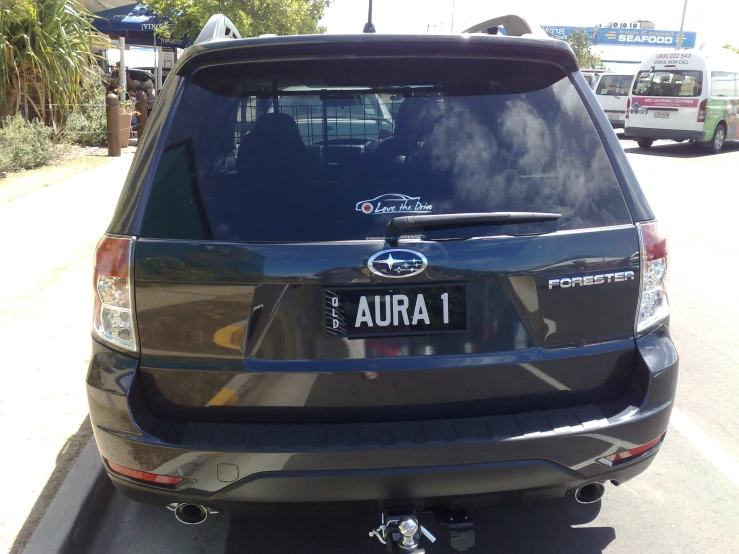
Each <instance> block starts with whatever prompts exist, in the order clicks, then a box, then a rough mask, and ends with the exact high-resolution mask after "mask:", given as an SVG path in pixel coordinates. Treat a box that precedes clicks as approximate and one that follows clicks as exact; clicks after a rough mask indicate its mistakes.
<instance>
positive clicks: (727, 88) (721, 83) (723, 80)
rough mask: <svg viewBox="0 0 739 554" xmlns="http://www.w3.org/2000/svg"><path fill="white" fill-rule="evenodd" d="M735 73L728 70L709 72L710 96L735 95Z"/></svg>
mask: <svg viewBox="0 0 739 554" xmlns="http://www.w3.org/2000/svg"><path fill="white" fill-rule="evenodd" d="M736 87H737V74H736V73H729V72H728V71H713V72H711V96H729V97H730V96H737V90H736Z"/></svg>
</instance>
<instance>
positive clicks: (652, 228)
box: [635, 221, 670, 335]
mask: <svg viewBox="0 0 739 554" xmlns="http://www.w3.org/2000/svg"><path fill="white" fill-rule="evenodd" d="M637 229H638V230H639V245H640V248H641V256H640V257H641V290H640V293H639V312H638V313H637V316H636V325H635V327H636V329H635V330H636V334H637V335H640V334H643V333H644V332H645V331H647V330H648V329H650V328H652V327H654V326H655V325H657V324H658V323H660V322H662V321H663V320H665V319H666V318H667V317H668V316H669V315H670V303H669V298H668V294H667V277H668V269H669V252H668V248H667V237H666V236H665V234H664V233H663V232H662V230H661V229H660V227H659V224H658V223H657V222H656V221H651V222H648V223H638V224H637Z"/></svg>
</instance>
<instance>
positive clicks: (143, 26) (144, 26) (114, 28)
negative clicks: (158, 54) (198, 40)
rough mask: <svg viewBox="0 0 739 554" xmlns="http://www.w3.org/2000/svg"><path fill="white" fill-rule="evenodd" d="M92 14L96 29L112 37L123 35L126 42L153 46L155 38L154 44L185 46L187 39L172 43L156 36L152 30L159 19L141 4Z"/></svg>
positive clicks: (159, 21) (127, 5)
mask: <svg viewBox="0 0 739 554" xmlns="http://www.w3.org/2000/svg"><path fill="white" fill-rule="evenodd" d="M94 15H95V16H96V17H95V19H94V20H93V23H92V24H93V26H94V27H95V28H96V29H97V30H98V31H100V32H101V33H104V34H106V35H109V36H113V37H121V36H122V37H125V38H126V42H127V43H128V44H141V45H145V46H153V45H154V44H155V42H154V41H155V40H156V46H176V47H178V48H185V47H186V46H187V41H180V42H175V43H172V42H167V41H163V40H161V39H160V38H158V37H156V36H155V34H154V30H155V29H156V26H157V25H159V23H161V20H160V19H158V18H157V17H156V16H155V15H154V14H153V13H151V12H150V11H149V10H148V9H147V8H146V7H145V6H142V5H141V4H126V5H124V6H119V7H117V8H112V9H108V10H102V11H98V12H96V13H95V14H94Z"/></svg>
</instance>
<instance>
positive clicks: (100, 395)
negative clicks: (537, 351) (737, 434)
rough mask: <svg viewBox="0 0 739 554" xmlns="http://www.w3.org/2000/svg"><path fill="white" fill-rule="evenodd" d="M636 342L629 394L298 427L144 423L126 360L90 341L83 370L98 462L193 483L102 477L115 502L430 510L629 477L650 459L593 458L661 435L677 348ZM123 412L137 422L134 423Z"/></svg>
mask: <svg viewBox="0 0 739 554" xmlns="http://www.w3.org/2000/svg"><path fill="white" fill-rule="evenodd" d="M637 345H638V347H639V354H640V355H639V356H637V358H638V363H637V365H638V366H639V367H638V368H636V371H635V374H634V379H633V384H632V385H633V386H632V387H631V389H630V390H629V392H628V393H627V394H626V396H625V397H624V398H622V399H620V400H619V402H617V403H613V404H611V405H607V406H606V405H602V406H599V405H590V406H580V407H577V408H571V409H563V410H551V411H541V412H532V413H524V414H515V415H502V416H493V417H481V418H467V419H460V420H439V421H418V422H403V423H373V424H325V425H306V426H301V425H284V424H280V425H274V424H238V423H224V424H212V423H202V424H198V423H188V424H178V423H172V422H167V423H165V422H161V421H155V420H153V419H152V420H148V421H145V420H146V419H147V416H146V415H141V416H140V415H138V414H143V413H144V412H142V409H141V406H138V405H137V403H138V402H139V400H138V399H137V398H136V393H135V389H136V387H135V386H132V383H134V381H133V373H134V372H135V367H136V360H133V359H131V358H128V357H126V356H123V355H120V354H117V353H113V351H111V350H108V349H105V348H104V347H102V346H99V345H98V346H96V350H95V352H94V356H93V359H92V362H91V369H90V374H89V375H88V394H89V401H90V414H91V419H92V422H93V428H94V431H95V436H96V440H97V443H98V447H99V449H100V452H101V454H102V455H103V457H105V458H107V459H111V460H113V461H115V462H117V463H119V464H121V465H124V466H126V467H131V468H135V469H141V470H143V471H149V472H153V473H160V474H165V475H180V476H183V477H186V478H188V479H192V480H193V481H191V482H190V485H189V486H188V487H187V488H183V489H181V490H166V489H162V488H157V487H152V486H148V485H143V484H140V483H138V482H134V481H131V480H129V479H127V478H125V477H121V476H119V475H117V474H112V475H111V478H112V480H113V483H114V484H115V486H116V487H117V488H118V489H119V490H120V491H121V492H122V493H123V494H125V495H127V496H129V497H131V498H133V499H135V500H139V501H144V502H149V503H155V504H166V503H170V502H194V503H200V504H205V505H207V506H209V507H214V508H219V507H220V508H227V507H229V506H233V505H243V504H245V503H246V504H248V503H258V504H261V503H285V502H337V501H366V500H370V501H380V502H386V503H391V504H392V503H397V502H407V501H410V500H413V501H415V502H416V504H419V503H420V504H426V505H429V504H432V503H433V504H437V505H438V503H439V499H442V498H444V499H447V500H450V499H453V498H457V497H467V496H470V495H482V494H499V493H511V492H513V493H518V494H522V495H528V494H531V495H544V496H562V495H564V494H566V493H567V492H568V491H572V490H574V489H576V488H578V487H580V486H582V485H584V484H587V483H591V482H595V481H607V480H612V481H615V482H617V483H622V482H625V481H628V480H629V479H631V478H633V477H634V476H636V475H638V474H639V473H641V472H642V471H644V470H645V469H646V468H647V467H648V466H649V464H650V463H651V461H652V460H653V458H654V451H650V452H648V453H646V454H645V455H643V456H642V457H640V458H639V459H637V460H634V461H632V462H629V463H627V464H623V465H619V466H616V467H607V466H605V465H603V464H601V463H599V462H598V461H597V460H598V459H599V458H601V457H602V456H604V455H607V454H610V453H613V452H615V451H617V450H619V449H623V448H633V447H634V446H637V445H641V444H646V443H647V442H649V441H651V440H653V439H655V438H657V437H659V436H661V435H662V434H664V433H665V431H666V430H667V426H668V423H669V417H670V412H671V410H672V401H673V398H674V394H675V388H676V382H677V372H678V361H677V353H676V352H675V349H674V346H673V345H672V342H671V341H670V339H669V336H667V334H666V333H663V334H660V333H655V334H653V335H650V336H648V337H645V338H643V339H640V340H639V341H637ZM116 389H117V390H116ZM129 408H130V409H129ZM131 413H136V414H137V421H136V422H134V421H133V420H132V419H131V417H130V414H131ZM143 428H146V429H147V430H148V431H149V432H148V433H147V432H144V431H143V430H142V429H143ZM152 429H156V432H155V433H153V432H152ZM150 433H151V434H150ZM154 435H156V437H155V436H154Z"/></svg>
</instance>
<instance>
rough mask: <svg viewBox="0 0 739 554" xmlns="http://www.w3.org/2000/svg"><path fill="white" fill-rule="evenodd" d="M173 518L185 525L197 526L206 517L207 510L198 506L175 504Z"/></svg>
mask: <svg viewBox="0 0 739 554" xmlns="http://www.w3.org/2000/svg"><path fill="white" fill-rule="evenodd" d="M174 517H176V518H177V521H179V522H180V523H184V524H185V525H198V524H200V523H203V522H204V521H205V520H206V518H207V517H208V508H206V507H205V506H201V505H199V504H177V506H176V507H175V509H174Z"/></svg>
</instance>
